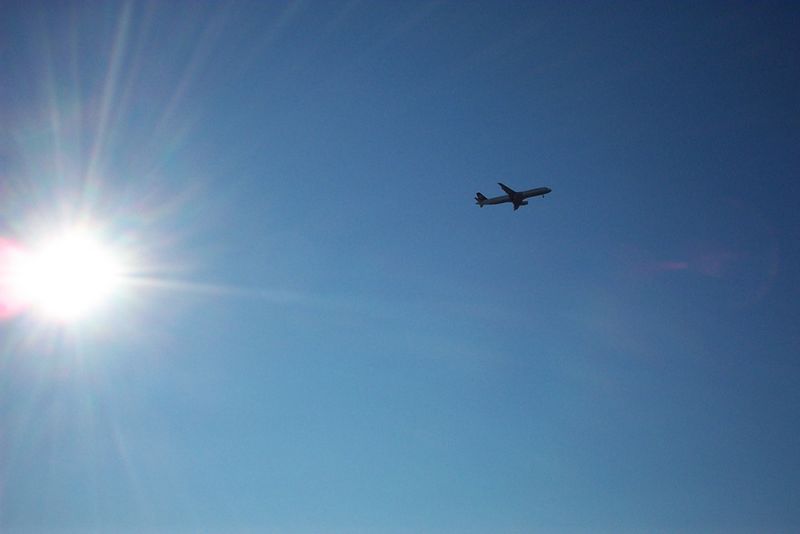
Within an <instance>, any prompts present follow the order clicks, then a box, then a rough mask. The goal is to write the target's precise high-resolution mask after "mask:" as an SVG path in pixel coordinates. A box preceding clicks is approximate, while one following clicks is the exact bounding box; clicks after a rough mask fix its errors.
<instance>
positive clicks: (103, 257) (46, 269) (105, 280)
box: [13, 228, 123, 322]
mask: <svg viewBox="0 0 800 534" xmlns="http://www.w3.org/2000/svg"><path fill="white" fill-rule="evenodd" d="M14 271H15V272H14V276H13V286H14V287H15V291H16V293H17V295H18V298H19V299H20V300H21V301H22V302H24V303H25V305H26V306H28V307H31V308H35V309H37V310H38V311H39V312H41V313H43V314H44V315H46V316H47V317H48V318H52V319H56V320H59V321H63V322H71V321H75V320H78V319H82V318H84V317H86V316H87V315H88V314H89V313H90V312H91V311H93V310H95V309H97V308H98V307H99V306H100V305H101V304H103V303H104V302H105V301H106V300H107V299H108V298H109V297H110V296H111V295H112V294H114V293H115V292H116V291H117V290H118V289H119V286H120V283H121V280H122V276H123V266H122V264H121V263H120V261H119V259H118V257H117V255H115V254H114V252H113V251H112V249H111V248H110V247H109V246H107V245H106V244H104V243H103V242H102V241H101V240H99V239H98V238H97V237H96V236H95V235H93V234H92V232H90V231H88V230H85V229H81V228H73V229H69V230H66V231H63V232H61V233H59V234H58V235H55V236H52V237H50V238H48V239H46V240H44V241H43V242H42V243H41V244H40V245H39V246H37V247H35V248H34V249H33V250H31V251H28V252H26V253H25V254H24V255H23V256H21V257H20V258H19V259H18V261H17V262H16V265H15V268H14Z"/></svg>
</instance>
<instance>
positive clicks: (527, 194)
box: [475, 182, 552, 211]
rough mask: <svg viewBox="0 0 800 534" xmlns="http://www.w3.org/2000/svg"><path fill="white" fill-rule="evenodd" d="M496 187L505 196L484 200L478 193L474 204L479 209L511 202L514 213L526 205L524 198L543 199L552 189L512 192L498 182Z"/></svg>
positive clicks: (541, 188)
mask: <svg viewBox="0 0 800 534" xmlns="http://www.w3.org/2000/svg"><path fill="white" fill-rule="evenodd" d="M497 185H499V186H500V187H502V188H503V191H505V192H506V194H505V195H503V196H501V197H494V198H486V197H485V196H483V193H481V192H478V193H477V194H476V195H475V203H476V204H477V205H478V206H480V207H484V206H486V205H487V204H504V203H506V202H512V203H513V204H514V211H516V210H518V209H519V207H520V206H527V205H528V201H527V200H525V199H526V198H531V197H543V196H545V195H546V194H547V193H549V192H550V191H552V189H550V188H549V187H537V188H536V189H528V190H527V191H514V190H513V189H511V188H510V187H508V186H507V185H505V184H501V183H500V182H497Z"/></svg>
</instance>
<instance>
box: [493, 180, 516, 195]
mask: <svg viewBox="0 0 800 534" xmlns="http://www.w3.org/2000/svg"><path fill="white" fill-rule="evenodd" d="M497 185H499V186H500V187H502V188H503V191H505V192H506V194H507V195H509V196H513V195H516V194H517V192H516V191H514V190H513V189H511V188H510V187H508V186H507V185H506V184H501V183H500V182H497Z"/></svg>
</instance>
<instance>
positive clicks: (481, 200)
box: [475, 192, 486, 207]
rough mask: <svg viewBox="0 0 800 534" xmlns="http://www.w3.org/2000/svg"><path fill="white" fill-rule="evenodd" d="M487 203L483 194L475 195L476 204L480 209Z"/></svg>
mask: <svg viewBox="0 0 800 534" xmlns="http://www.w3.org/2000/svg"><path fill="white" fill-rule="evenodd" d="M485 201H486V197H485V196H483V193H481V192H478V193H475V204H477V205H478V206H480V207H483V203H484V202H485Z"/></svg>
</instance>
